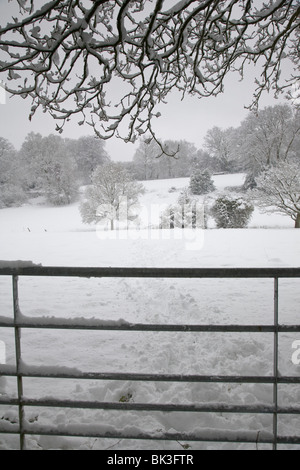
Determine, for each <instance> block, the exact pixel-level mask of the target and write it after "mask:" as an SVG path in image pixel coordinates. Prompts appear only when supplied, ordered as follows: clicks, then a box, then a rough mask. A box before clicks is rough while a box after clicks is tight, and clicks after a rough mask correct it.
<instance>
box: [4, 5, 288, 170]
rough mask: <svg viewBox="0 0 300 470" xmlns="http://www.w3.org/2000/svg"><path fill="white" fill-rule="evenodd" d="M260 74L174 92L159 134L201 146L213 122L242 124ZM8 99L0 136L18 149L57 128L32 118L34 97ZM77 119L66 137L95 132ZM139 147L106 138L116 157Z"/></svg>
mask: <svg viewBox="0 0 300 470" xmlns="http://www.w3.org/2000/svg"><path fill="white" fill-rule="evenodd" d="M0 1H2V0H0ZM2 6H3V5H2ZM6 8H7V6H6ZM0 10H1V5H0ZM2 10H3V8H2ZM258 74H259V71H258V70H255V68H254V67H253V66H252V67H251V68H249V71H248V75H246V76H245V78H244V80H243V82H240V81H239V75H238V74H236V73H235V74H234V75H230V76H228V77H227V79H226V82H225V92H224V93H223V94H222V95H219V96H218V97H217V98H202V99H198V98H195V97H186V98H185V100H184V101H181V97H180V96H179V95H178V94H176V93H175V92H174V94H173V95H172V96H170V97H169V100H168V104H167V105H161V106H160V108H159V111H160V112H161V114H162V116H161V117H160V118H159V119H156V120H155V122H154V129H155V130H156V134H157V136H158V137H159V138H161V139H163V140H166V139H173V140H187V141H189V142H192V143H194V144H195V145H196V147H197V148H201V147H202V145H203V137H204V136H205V134H206V132H207V131H208V130H209V129H211V128H212V127H213V126H219V127H221V128H228V127H237V126H239V124H240V122H241V121H242V120H243V119H244V118H245V117H246V116H247V114H248V112H249V111H248V110H247V109H245V105H249V104H250V102H251V98H252V94H253V91H254V89H255V84H254V80H255V76H256V75H258ZM0 78H1V77H0ZM0 91H1V90H0ZM5 101H6V102H5V104H3V103H2V104H0V126H1V128H0V136H1V137H4V138H6V139H8V140H9V141H10V142H11V143H12V144H13V145H14V146H15V147H16V148H17V149H19V148H20V147H21V145H22V142H23V141H24V139H25V137H26V135H27V134H28V133H29V132H39V133H41V134H42V135H49V134H51V133H55V132H56V131H55V122H54V120H53V119H52V118H51V117H50V116H49V115H47V114H44V113H42V112H41V111H39V112H37V113H36V115H35V116H34V117H33V119H32V121H31V122H30V121H29V119H28V116H29V113H30V105H31V102H30V100H28V101H27V100H23V99H22V98H19V97H9V96H8V95H6V100H5ZM280 101H283V98H282V99H280ZM0 103H1V99H0ZM277 103H278V100H275V98H274V96H272V95H269V96H268V95H264V96H263V99H262V101H261V103H260V107H261V108H263V107H265V106H267V105H275V104H277ZM77 121H78V118H75V119H74V120H73V121H72V120H71V121H70V122H69V123H67V124H66V126H65V128H64V132H63V134H62V137H70V138H78V137H80V136H82V135H93V130H92V129H91V127H90V126H87V125H86V126H78V124H77ZM136 147H137V145H133V144H125V143H124V142H123V141H121V140H120V139H112V140H109V141H106V149H107V151H108V153H109V155H110V156H111V158H112V159H113V160H123V161H124V160H125V161H126V160H127V161H128V160H131V159H132V157H133V155H134V152H135V149H136Z"/></svg>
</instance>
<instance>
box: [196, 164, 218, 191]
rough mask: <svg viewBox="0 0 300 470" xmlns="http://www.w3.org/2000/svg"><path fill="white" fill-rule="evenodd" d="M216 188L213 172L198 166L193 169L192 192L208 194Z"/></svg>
mask: <svg viewBox="0 0 300 470" xmlns="http://www.w3.org/2000/svg"><path fill="white" fill-rule="evenodd" d="M215 189H216V188H215V186H214V183H213V180H212V178H211V174H210V172H209V171H208V170H207V169H204V170H200V169H198V168H196V169H195V170H194V171H193V173H192V175H191V178H190V191H191V193H192V194H198V195H200V194H207V193H210V192H211V191H214V190H215Z"/></svg>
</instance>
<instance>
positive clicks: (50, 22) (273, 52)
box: [0, 0, 300, 141]
mask: <svg viewBox="0 0 300 470" xmlns="http://www.w3.org/2000/svg"><path fill="white" fill-rule="evenodd" d="M15 5H18V6H19V11H15V12H14V11H13V9H14V7H15ZM7 8H10V9H11V19H10V20H9V22H8V23H7V24H6V26H5V25H2V26H1V27H0V48H1V57H0V72H3V73H6V74H7V77H5V80H9V82H10V84H9V85H8V86H7V90H8V91H9V92H10V93H12V94H15V95H20V96H22V97H30V98H31V99H32V107H31V114H30V117H32V116H33V114H34V113H35V111H36V110H37V108H39V107H42V108H43V109H44V110H46V111H48V112H49V113H50V114H51V115H52V116H53V117H54V118H55V119H56V120H57V121H58V122H59V123H60V124H57V129H58V130H62V128H63V125H64V122H65V121H66V120H68V119H70V117H71V116H72V115H78V116H80V118H78V119H79V124H83V123H85V122H86V123H88V124H90V125H92V126H93V127H94V128H95V131H96V133H97V134H98V135H99V136H101V137H102V138H109V137H111V136H113V135H116V136H119V137H121V138H123V139H124V140H126V141H134V140H135V139H136V138H137V137H138V136H139V135H141V134H145V133H146V132H147V133H148V132H149V133H150V135H151V136H152V138H153V137H155V134H154V131H153V128H152V118H153V117H155V116H159V113H158V112H157V109H155V108H156V105H157V104H159V103H160V102H164V100H165V99H166V97H167V95H168V94H169V93H170V91H171V90H173V89H174V88H176V89H177V90H179V91H180V92H181V93H182V95H183V97H184V95H185V94H186V93H190V94H192V95H197V96H199V97H203V96H204V97H205V96H212V95H217V94H219V93H220V92H222V91H223V89H224V79H225V77H226V76H227V74H228V72H229V71H238V73H239V74H240V75H241V77H243V75H244V72H245V70H246V64H248V63H249V62H250V63H254V64H259V65H261V75H260V77H258V78H257V88H256V91H255V94H254V96H253V103H252V105H253V106H255V105H256V104H257V103H258V101H259V98H260V96H261V93H262V92H263V90H270V89H272V88H274V89H275V92H279V91H282V90H284V89H287V90H288V87H290V89H291V87H292V85H293V84H295V83H296V81H297V80H298V79H299V72H297V69H296V66H297V65H298V63H299V49H298V48H299V35H300V33H299V23H300V7H299V2H298V1H295V0H288V1H286V0H276V1H275V0H265V1H260V0H259V1H257V2H253V1H251V0H222V1H216V0H180V1H179V0H177V1H169V0H147V1H146V0H114V1H112V0H94V1H91V0H48V1H47V2H46V3H44V2H39V0H17V1H15V2H10V3H9V4H8V7H7ZM5 13H6V14H7V13H8V11H6V12H5ZM287 58H288V60H290V61H291V63H292V64H294V66H295V70H294V72H292V73H291V75H290V76H289V78H288V80H287V81H286V82H284V83H281V81H280V72H281V69H282V68H283V64H284V65H285V64H286V62H284V61H285V60H287ZM14 83H15V86H14ZM120 85H122V87H121V86H120ZM121 88H122V90H121ZM121 128H122V129H121ZM124 128H125V129H126V131H125V134H124V133H123V130H124Z"/></svg>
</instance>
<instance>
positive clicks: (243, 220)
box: [210, 194, 254, 228]
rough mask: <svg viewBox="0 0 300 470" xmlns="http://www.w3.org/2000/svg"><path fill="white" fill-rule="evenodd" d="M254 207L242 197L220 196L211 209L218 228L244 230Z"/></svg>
mask: <svg viewBox="0 0 300 470" xmlns="http://www.w3.org/2000/svg"><path fill="white" fill-rule="evenodd" d="M253 210H254V207H253V206H252V204H250V203H249V202H248V201H246V200H245V199H244V198H242V197H236V196H233V195H229V194H223V195H221V196H219V197H218V198H217V199H216V200H215V202H214V204H213V206H212V207H211V209H210V214H211V215H212V216H213V218H214V219H215V221H216V224H217V227H218V228H244V227H246V226H247V224H248V222H249V220H250V218H251V215H252V212H253Z"/></svg>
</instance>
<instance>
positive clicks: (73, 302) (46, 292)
mask: <svg viewBox="0 0 300 470" xmlns="http://www.w3.org/2000/svg"><path fill="white" fill-rule="evenodd" d="M242 181H243V175H220V176H215V184H216V185H217V188H218V190H223V189H224V188H226V187H228V186H238V185H240V184H241V183H242ZM144 185H145V188H146V193H145V194H144V196H143V197H142V198H141V204H142V206H143V207H144V212H143V217H144V218H142V224H141V230H140V231H139V232H134V233H130V231H129V232H121V235H120V234H118V235H116V233H114V234H113V233H111V232H105V233H103V232H101V233H99V232H97V231H96V230H95V227H92V226H87V225H84V224H83V223H82V221H81V217H80V213H79V210H78V204H73V205H71V206H68V207H60V208H53V207H45V206H44V205H42V204H38V201H37V200H36V201H34V202H33V203H32V204H27V205H24V206H23V207H20V208H12V209H2V210H1V211H0V260H30V261H32V262H34V263H41V264H43V265H45V266H46V265H53V266H54V265H58V266H120V267H123V266H129V267H130V266H139V267H154V266H155V267H212V266H213V267H229V266H234V267H237V266H238V267H242V266H248V267H254V266H255V267H264V266H279V267H282V266H297V267H299V266H300V243H299V241H300V231H299V230H295V229H294V228H293V221H292V220H290V219H289V218H288V217H284V216H280V215H274V214H273V215H271V216H269V215H265V214H261V213H260V212H259V211H258V210H255V212H254V215H253V217H252V219H251V222H250V224H249V228H248V229H240V230H216V229H214V226H213V221H211V220H210V221H209V224H208V227H209V228H208V230H205V231H199V233H198V236H197V238H194V239H191V238H190V237H188V234H187V233H184V231H161V230H160V231H159V230H152V231H150V230H148V229H147V228H146V225H147V223H146V222H147V214H148V215H149V211H150V210H151V204H152V205H153V204H158V205H162V204H169V203H171V202H174V201H176V200H177V198H178V195H179V192H180V190H181V189H183V188H184V187H185V186H187V185H188V179H186V178H180V179H174V180H162V181H147V182H144ZM170 188H173V189H172V190H171V191H169V190H170ZM145 208H146V209H147V210H146V209H145ZM299 287H300V279H299V280H298V279H296V280H282V281H280V297H279V299H280V305H279V307H280V322H281V323H299V305H300V288H299ZM19 295H20V308H21V311H22V314H23V315H28V316H30V317H41V316H48V317H52V316H59V317H66V318H78V317H80V318H85V319H89V318H95V319H99V320H119V319H123V320H125V321H130V322H136V323H171V324H174V323H178V324H186V323H190V324H201V323H204V324H208V323H211V324H232V323H238V324H268V323H270V324H271V323H272V321H273V282H272V280H254V279H253V280H252V279H250V280H243V279H242V280H237V279H227V280H226V279H225V280H222V279H215V280H212V279H203V280H196V279H193V280H191V279H182V280H180V279H77V278H70V279H67V278H50V279H48V278H21V279H20V287H19ZM0 309H1V310H0V316H11V315H12V294H11V280H10V279H9V278H7V277H0ZM297 339H298V340H299V339H300V338H299V335H297V334H294V335H291V334H282V335H281V337H280V362H279V369H280V373H281V374H283V375H299V374H300V365H295V364H293V362H292V360H291V358H292V354H293V352H294V350H293V349H292V343H293V341H294V340H297ZM0 341H4V342H5V345H6V361H7V363H8V364H14V360H15V357H14V337H13V332H10V331H9V330H8V329H4V328H3V329H1V328H0ZM272 348H273V337H272V335H271V334H262V333H260V334H251V335H250V334H245V333H244V334H242V333H241V334H231V333H228V334H225V333H223V334H221V333H197V334H196V333H195V334H194V333H187V332H185V333H178V332H177V333H154V332H121V331H119V332H113V331H111V332H104V331H102V332H101V331H100V332H93V331H73V332H71V331H70V332H69V331H68V332H66V331H62V330H27V329H26V330H23V331H22V357H23V361H24V363H25V364H30V365H34V366H39V365H43V366H49V367H53V366H54V367H58V366H62V367H63V366H65V367H72V368H74V367H75V368H76V369H79V370H84V371H95V372H101V371H102V372H104V371H108V372H124V371H128V372H141V373H145V372H149V373H155V372H158V373H165V374H168V373H176V374H177V373H182V374H213V375H217V374H220V375H221V374H224V375H225V374H229V375H234V374H239V373H241V374H244V375H270V374H272ZM24 387H25V390H24V393H25V395H26V396H28V397H45V396H55V397H59V398H73V399H77V400H100V401H117V402H118V401H123V400H130V401H133V402H136V403H139V402H141V403H145V402H153V403H155V402H156V403H184V404H185V403H207V402H212V403H216V402H221V403H234V404H237V403H240V404H248V405H250V404H260V403H264V404H271V403H272V386H271V385H251V384H249V385H239V384H220V385H217V384H197V383H192V384H180V383H173V384H172V383H166V382H155V383H144V382H112V381H103V382H101V381H98V382H97V381H89V380H85V381H81V382H79V383H78V382H77V383H75V382H74V381H72V380H59V381H58V380H55V381H53V380H51V379H44V380H41V379H26V380H24ZM12 391H13V393H16V385H15V379H9V378H6V379H5V380H4V379H3V378H0V393H2V394H5V393H11V392H12ZM279 400H280V403H281V404H285V405H286V404H297V403H299V401H300V389H299V386H298V387H297V386H294V387H292V386H281V387H280V394H279ZM16 418H17V410H16V409H14V408H13V407H4V406H2V407H1V410H0V425H1V422H2V423H3V422H5V423H7V426H8V427H9V426H11V425H13V424H11V423H13V422H14V421H15V420H16ZM26 419H28V421H30V422H31V423H32V424H33V425H34V424H35V423H36V424H37V425H39V424H45V425H49V426H50V425H51V426H58V427H63V426H65V425H74V426H79V425H87V426H92V427H93V428H95V426H99V427H101V429H106V430H122V431H124V432H126V430H128V432H130V431H133V432H134V431H136V430H137V429H140V430H142V431H144V432H148V433H150V432H153V433H159V432H191V433H197V432H202V431H205V432H207V433H209V432H211V431H212V430H214V431H220V432H221V431H227V430H228V432H230V431H238V432H241V433H242V432H243V431H251V432H253V433H255V435H257V436H259V435H261V434H262V433H264V432H266V433H268V432H271V431H272V416H271V415H261V416H255V415H228V414H222V413H214V414H197V413H193V414H191V413H159V412H153V413H150V412H134V411H128V412H117V411H87V410H84V409H82V410H72V409H68V410H63V409H58V410H56V411H55V410H49V409H47V408H41V409H35V408H29V409H27V413H26ZM279 431H280V434H288V435H290V434H292V435H293V434H295V435H299V434H300V420H299V417H297V416H290V415H288V416H286V417H283V418H282V419H280V422H279ZM26 441H27V446H28V448H33V449H41V448H44V449H48V448H50V449H56V448H60V449H71V448H75V449H107V448H110V449H113V450H117V449H174V450H182V449H183V446H185V444H187V443H186V442H177V441H174V442H172V441H171V442H152V441H142V440H141V441H139V440H122V441H119V440H116V439H110V440H104V439H83V438H80V439H79V438H77V439H75V438H63V437H59V438H55V437H48V436H44V437H40V436H36V437H27V438H26ZM17 445H18V442H17V438H15V437H14V436H9V435H6V436H4V435H1V434H0V449H6V448H14V447H16V446H17ZM188 445H189V446H190V448H191V449H203V448H204V449H210V448H214V447H217V448H231V447H233V448H247V446H245V445H242V444H241V445H233V446H232V445H229V444H220V445H213V444H207V443H202V444H201V443H198V444H197V443H195V442H190V443H188ZM250 447H251V446H250ZM258 447H259V448H264V446H262V445H260V444H258ZM266 447H268V446H266ZM252 448H256V445H254V446H252Z"/></svg>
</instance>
